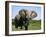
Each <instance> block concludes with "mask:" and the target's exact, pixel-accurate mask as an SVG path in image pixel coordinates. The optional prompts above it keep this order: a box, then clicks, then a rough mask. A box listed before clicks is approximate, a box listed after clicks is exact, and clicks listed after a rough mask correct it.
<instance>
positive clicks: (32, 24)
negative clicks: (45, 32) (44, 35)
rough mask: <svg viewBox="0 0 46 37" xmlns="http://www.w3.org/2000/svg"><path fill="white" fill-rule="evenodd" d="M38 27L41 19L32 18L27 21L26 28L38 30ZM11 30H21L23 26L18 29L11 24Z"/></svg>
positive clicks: (39, 27)
mask: <svg viewBox="0 0 46 37" xmlns="http://www.w3.org/2000/svg"><path fill="white" fill-rule="evenodd" d="M40 29H41V20H34V21H31V22H30V23H29V26H28V30H40ZM12 30H13V31H22V30H24V27H23V29H20V27H19V28H18V29H16V28H15V25H12Z"/></svg>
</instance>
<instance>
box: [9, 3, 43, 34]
mask: <svg viewBox="0 0 46 37" xmlns="http://www.w3.org/2000/svg"><path fill="white" fill-rule="evenodd" d="M12 5H16V6H38V7H41V21H42V22H41V24H42V25H41V30H28V31H12V18H11V16H12V15H11V14H12V13H11V6H12ZM43 17H44V13H43V5H39V4H38V5H37V4H21V3H9V34H26V33H41V32H43V29H44V22H43V21H44V18H43Z"/></svg>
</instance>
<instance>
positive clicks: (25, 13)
mask: <svg viewBox="0 0 46 37" xmlns="http://www.w3.org/2000/svg"><path fill="white" fill-rule="evenodd" d="M36 16H37V13H36V12H35V11H31V10H30V11H29V10H25V9H22V10H20V11H19V14H18V15H17V16H16V17H15V22H16V24H15V26H16V28H18V27H19V26H20V27H21V29H22V26H24V27H25V30H28V25H29V21H30V20H31V19H32V18H35V17H36Z"/></svg>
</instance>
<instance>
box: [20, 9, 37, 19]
mask: <svg viewBox="0 0 46 37" xmlns="http://www.w3.org/2000/svg"><path fill="white" fill-rule="evenodd" d="M19 15H20V16H22V17H26V18H30V19H32V18H35V17H36V16H37V13H36V12H35V11H32V10H25V9H22V10H20V11H19Z"/></svg>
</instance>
